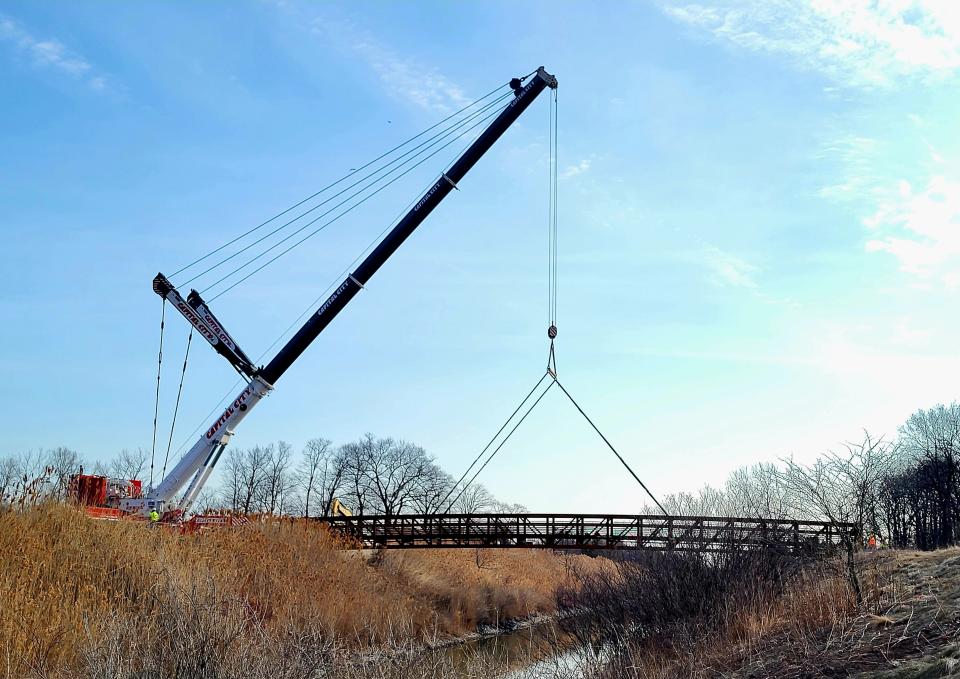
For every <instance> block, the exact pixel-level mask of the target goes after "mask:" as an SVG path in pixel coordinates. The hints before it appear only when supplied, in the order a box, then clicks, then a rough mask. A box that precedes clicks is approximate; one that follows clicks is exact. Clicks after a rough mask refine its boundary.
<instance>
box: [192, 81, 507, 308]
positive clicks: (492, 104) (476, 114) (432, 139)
mask: <svg viewBox="0 0 960 679" xmlns="http://www.w3.org/2000/svg"><path fill="white" fill-rule="evenodd" d="M509 96H510V93H509V92H508V93H505V94H503V95H501V96H499V97H497V98H496V99H494V100H493V101H491V102H489V103H488V104H486V105H484V106H483V107H482V108H481V109H479V110H478V111H474V112H473V113H471V114H470V115H469V116H467V117H466V118H464V119H463V120H460V121H458V122H456V123H454V124H453V125H451V126H449V127H448V128H446V129H444V130H442V131H440V132H438V133H437V134H435V135H434V136H432V137H430V138H429V139H426V140H424V141H423V142H421V143H420V144H418V145H417V146H415V147H413V148H412V149H410V150H408V151H406V152H405V153H403V154H402V155H400V156H398V157H397V158H395V159H394V160H392V161H390V162H389V163H387V164H385V165H383V166H381V167H379V168H377V169H375V170H373V171H372V172H370V173H368V174H366V175H364V176H363V177H361V178H360V179H358V180H357V181H355V182H353V183H352V184H350V185H348V186H346V187H344V188H343V189H341V190H340V191H338V192H336V193H335V194H333V195H331V196H329V197H327V198H326V199H324V200H323V201H321V202H319V203H317V204H316V205H314V206H313V207H311V208H309V209H307V210H305V211H303V212H301V213H300V214H299V215H297V216H296V217H294V218H292V219H290V220H288V221H286V222H284V223H283V224H281V225H280V226H278V227H276V228H274V229H273V230H271V231H269V232H268V233H266V234H264V235H262V236H260V237H259V238H257V239H256V240H255V241H253V242H252V243H249V244H248V245H246V246H244V247H242V248H241V249H240V250H238V251H236V252H234V253H233V254H230V255H228V256H226V257H224V258H223V259H221V260H220V261H218V262H216V263H215V264H213V265H211V266H209V267H207V268H206V269H204V270H203V271H201V272H200V273H198V274H195V275H194V276H193V277H192V278H189V279H188V280H186V281H184V282H183V283H182V284H181V285H189V284H190V283H192V282H194V281H195V280H197V279H198V278H201V277H203V276H205V275H207V274H208V273H210V272H212V271H214V270H215V269H218V268H219V267H220V266H222V265H223V264H226V263H227V262H229V261H231V260H233V259H235V258H236V257H238V256H239V255H241V254H243V253H244V252H246V251H248V250H250V249H251V248H253V247H255V246H257V245H259V244H260V243H262V242H264V241H265V240H267V239H268V238H270V237H271V236H274V235H276V234H278V233H280V232H281V231H283V230H284V229H285V228H287V227H288V226H290V225H292V224H294V223H295V222H297V221H299V220H300V219H302V218H303V217H306V216H307V215H309V214H311V213H312V212H315V211H316V210H318V209H320V208H321V207H323V206H324V205H326V204H328V203H330V202H331V201H333V200H334V199H336V198H338V197H340V196H342V195H343V194H345V193H347V192H348V191H350V190H351V189H353V188H356V187H357V186H359V185H360V184H363V183H364V182H365V181H367V180H368V179H370V178H371V177H375V179H373V181H371V182H369V183H368V184H366V185H365V186H362V187H361V188H360V189H358V190H357V191H354V192H353V193H352V194H350V195H349V196H347V198H346V199H344V200H342V201H340V202H339V203H337V204H336V205H334V206H333V207H332V208H330V209H329V210H327V211H326V212H324V213H322V214H321V215H320V216H319V217H317V218H315V219H312V220H310V221H309V222H307V223H306V224H304V225H302V226H301V227H300V228H298V229H297V230H296V231H294V232H293V233H292V234H289V235H288V236H286V237H285V238H283V239H282V240H281V241H280V242H279V243H275V244H274V245H272V246H270V247H268V248H267V249H266V250H265V251H263V252H261V253H260V254H259V255H257V256H255V257H254V258H252V259H251V260H249V261H248V262H246V263H245V264H243V265H241V266H240V267H237V268H235V269H233V270H231V271H230V273H228V274H227V275H225V276H223V277H222V278H220V279H219V280H218V281H216V282H215V283H212V284H210V285H208V286H207V287H206V288H205V290H204V291H206V290H209V289H210V288H213V287H215V286H216V285H218V284H220V283H221V282H223V280H225V279H226V278H229V277H230V276H232V275H233V274H235V273H237V272H238V271H239V270H241V269H243V268H245V267H246V266H248V265H249V264H251V263H252V262H254V261H256V260H257V259H259V258H260V257H263V256H264V255H265V254H266V253H268V252H270V251H271V250H273V249H274V248H276V247H277V246H279V245H280V243H283V242H285V241H287V240H289V239H290V238H292V237H293V236H294V235H296V234H297V233H300V232H301V231H303V230H304V229H306V228H307V227H308V226H310V225H311V224H314V223H316V222H317V221H319V220H320V219H322V218H323V217H325V216H327V215H329V214H330V213H331V212H334V211H335V210H336V209H337V208H339V207H341V206H343V205H344V204H346V203H348V202H349V201H350V200H352V199H353V198H355V197H357V196H358V195H361V194H362V193H363V192H364V191H367V190H369V189H370V188H371V187H373V186H376V184H378V183H379V182H381V181H383V180H384V179H386V178H387V177H389V176H390V175H391V174H393V173H394V172H396V171H398V170H400V169H402V168H403V167H404V166H405V165H407V164H408V163H410V162H411V161H412V160H413V159H414V158H416V157H417V156H419V155H421V154H422V153H424V151H426V150H427V149H429V148H431V147H433V146H436V144H438V143H439V141H437V140H440V141H442V140H443V139H444V138H445V137H449V136H450V135H451V134H455V133H456V132H457V130H458V129H459V128H462V127H463V126H464V125H466V124H467V123H469V122H470V121H472V120H474V119H475V118H477V117H479V116H481V115H483V114H484V113H486V112H487V111H489V110H490V109H491V108H493V107H495V106H496V105H497V104H499V103H500V102H502V101H503V100H504V99H506V98H507V97H509ZM470 129H472V128H470ZM424 147H426V148H424ZM414 152H417V153H414ZM410 154H413V155H412V156H411V157H410V158H407V156H410ZM428 157H429V156H428ZM404 158H407V159H406V160H403V159H404ZM401 160H403V162H402V163H400V164H399V165H397V167H395V168H393V169H392V170H390V171H389V172H387V173H386V174H384V175H383V176H380V177H377V175H379V174H380V173H382V172H383V171H384V170H386V169H387V168H389V167H390V166H391V165H394V164H396V163H398V162H399V161H401ZM404 174H406V173H404ZM400 176H403V175H400ZM390 183H392V182H390ZM388 185H389V184H388ZM331 186H333V185H331ZM321 192H322V191H321ZM315 195H316V194H315ZM307 200H309V199H307ZM302 202H303V201H301V204H302ZM332 221H335V220H331V222H332ZM325 226H326V225H325ZM248 233H249V232H248Z"/></svg>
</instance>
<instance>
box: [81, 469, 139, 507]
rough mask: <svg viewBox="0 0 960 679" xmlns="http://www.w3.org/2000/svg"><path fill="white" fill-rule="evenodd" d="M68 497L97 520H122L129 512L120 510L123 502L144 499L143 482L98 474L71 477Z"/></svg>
mask: <svg viewBox="0 0 960 679" xmlns="http://www.w3.org/2000/svg"><path fill="white" fill-rule="evenodd" d="M67 496H68V497H70V498H72V499H73V500H74V501H76V502H77V503H79V504H81V505H83V506H84V507H85V509H86V511H87V514H88V515H90V516H92V517H94V518H97V519H120V518H123V517H124V516H125V515H126V513H127V512H125V511H124V510H122V509H121V508H120V503H121V502H122V501H123V500H129V499H133V500H138V499H140V498H142V497H143V482H142V481H139V480H138V479H114V478H110V477H108V476H100V475H98V474H84V473H83V470H82V469H81V471H80V473H79V474H74V475H73V476H71V477H70V481H69V483H68V485H67Z"/></svg>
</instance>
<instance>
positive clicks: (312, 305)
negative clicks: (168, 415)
mask: <svg viewBox="0 0 960 679" xmlns="http://www.w3.org/2000/svg"><path fill="white" fill-rule="evenodd" d="M534 72H535V71H534ZM530 75H533V73H531V74H529V75H526V76H524V78H528V77H530ZM458 155H459V154H458ZM451 162H452V161H451ZM447 169H449V166H448V168H447ZM419 200H420V196H419V195H417V197H415V198H414V199H413V200H412V201H410V203H409V204H408V205H407V206H406V207H404V208H403V209H402V210H401V211H400V212H399V213H398V214H397V216H396V217H394V218H393V220H392V221H391V222H390V223H389V224H387V225H386V226H385V227H384V228H383V230H382V231H381V232H380V233H379V234H377V235H376V236H374V237H373V239H371V240H370V242H369V243H367V246H366V247H365V248H364V249H363V250H361V251H360V252H359V253H358V254H357V256H356V257H354V259H353V261H352V262H350V263H349V264H348V265H347V266H346V267H344V269H343V270H342V271H341V272H340V273H339V274H337V275H336V276H334V278H333V279H332V280H331V281H330V284H329V285H328V286H327V287H326V289H324V290H323V291H322V292H321V293H320V294H319V295H317V296H316V297H315V298H314V299H313V301H311V302H310V303H309V304H308V305H307V306H306V307H305V308H304V310H303V311H302V312H301V313H300V315H299V316H297V317H296V318H295V319H293V321H292V322H291V323H290V324H289V325H288V326H287V327H286V328H285V329H284V330H283V331H282V332H281V333H280V334H279V335H277V337H276V338H275V339H274V340H273V342H271V343H270V345H269V346H268V347H267V348H266V349H264V350H263V351H262V352H261V353H260V355H259V356H257V358H256V359H255V360H254V363H259V362H260V360H261V359H263V357H264V356H266V355H267V354H268V353H269V352H270V351H271V350H272V349H273V348H274V347H276V346H277V345H278V344H279V343H280V341H281V340H283V339H284V337H286V336H287V335H289V334H290V332H291V331H292V330H293V329H294V328H295V327H297V326H298V325H299V323H300V321H302V320H303V319H304V318H305V317H306V316H307V315H308V314H311V313H314V310H315V309H316V306H317V304H319V303H320V302H321V301H322V300H323V299H324V298H326V297H327V295H328V294H329V293H330V292H331V291H332V290H333V289H334V287H336V286H337V285H339V283H340V282H341V281H342V280H343V278H344V276H346V275H347V274H349V273H350V271H352V270H353V268H354V267H355V266H356V265H357V263H358V262H359V261H360V260H361V259H362V258H363V257H364V256H366V254H367V253H368V252H369V251H370V250H372V249H373V247H374V246H375V245H376V244H377V243H378V242H380V240H381V239H382V238H383V237H384V236H385V235H386V234H387V232H388V231H390V229H392V228H393V227H394V226H395V225H396V224H397V223H398V222H399V221H400V220H401V219H402V218H403V216H404V215H405V214H407V212H409V211H410V209H411V208H412V207H413V206H414V205H416V204H417V202H418V201H419ZM244 381H245V380H243V379H239V380H237V381H236V382H234V383H233V386H231V387H230V388H229V389H228V390H227V391H226V392H224V394H223V396H222V397H221V398H220V400H219V401H217V403H216V405H214V406H213V408H212V409H211V410H210V412H208V413H207V414H206V415H204V417H203V418H202V419H201V420H200V424H198V425H197V426H196V427H195V428H194V429H193V431H191V432H190V433H189V434H188V435H187V436H186V438H184V440H183V442H182V443H181V444H180V445H179V446H178V447H177V449H176V451H174V454H177V453H180V452H181V451H183V449H184V448H186V447H187V444H189V443H190V442H191V441H192V440H193V437H194V436H195V435H196V434H197V433H198V432H199V431H200V430H201V429H202V428H203V427H204V426H205V425H206V424H207V421H208V420H209V419H210V418H211V417H212V416H213V415H214V413H216V412H217V411H218V410H219V409H220V407H221V406H222V405H223V404H224V403H225V402H226V400H227V399H228V398H230V397H231V396H232V395H233V394H234V392H236V390H237V387H239V386H240V385H241V384H243V382H244ZM181 457H182V455H181Z"/></svg>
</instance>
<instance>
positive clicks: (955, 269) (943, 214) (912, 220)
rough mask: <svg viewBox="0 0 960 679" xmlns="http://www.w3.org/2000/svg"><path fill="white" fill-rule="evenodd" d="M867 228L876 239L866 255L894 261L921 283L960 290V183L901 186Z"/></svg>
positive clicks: (939, 180)
mask: <svg viewBox="0 0 960 679" xmlns="http://www.w3.org/2000/svg"><path fill="white" fill-rule="evenodd" d="M864 225H865V226H867V227H868V228H869V229H870V230H871V231H873V232H875V233H876V237H874V238H871V239H870V240H868V241H867V244H866V248H867V251H868V252H886V253H889V254H891V255H893V256H894V257H896V258H897V260H898V261H899V263H900V269H901V270H902V271H904V272H906V273H908V274H911V275H912V276H915V277H916V278H917V279H919V280H920V281H922V282H928V283H940V284H942V285H944V286H945V287H948V288H956V287H960V181H956V180H953V179H951V178H948V177H946V176H943V175H935V176H933V177H931V178H930V179H929V181H928V182H927V185H926V186H925V187H924V188H922V189H920V190H917V189H915V188H914V187H913V186H912V185H911V184H910V183H909V182H907V181H905V180H902V181H900V182H899V185H898V190H897V191H896V192H892V195H891V196H890V197H889V198H888V199H887V200H885V201H883V202H882V203H881V204H880V205H879V206H878V208H877V210H876V212H874V213H873V214H872V215H870V216H869V217H867V218H866V219H865V220H864Z"/></svg>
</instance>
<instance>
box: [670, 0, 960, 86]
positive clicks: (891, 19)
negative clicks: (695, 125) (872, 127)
mask: <svg viewBox="0 0 960 679" xmlns="http://www.w3.org/2000/svg"><path fill="white" fill-rule="evenodd" d="M664 11H665V12H666V13H667V14H668V15H669V16H671V17H673V18H674V19H676V20H677V21H679V22H681V23H684V24H687V25H689V26H693V27H695V28H698V29H701V30H704V31H706V32H707V33H708V34H709V35H711V36H712V37H713V38H714V39H716V40H721V41H725V42H729V43H732V44H734V45H737V46H739V47H742V48H744V49H748V50H751V51H756V52H767V53H771V54H781V55H785V56H787V57H788V58H789V59H790V60H791V61H793V62H794V63H795V64H796V65H797V66H799V67H801V68H804V69H808V70H814V71H818V72H821V73H824V74H825V75H827V76H828V77H830V78H831V79H833V80H835V81H837V82H838V83H840V84H843V85H849V86H856V87H888V86H892V85H895V84H896V83H897V81H898V80H899V79H901V78H904V77H917V78H923V79H926V78H933V77H938V76H945V75H951V74H953V73H955V72H956V71H957V70H958V69H960V4H958V3H955V2H952V1H948V0H805V1H802V2H801V1H797V0H729V1H728V2H724V3H722V5H721V6H720V7H706V6H704V5H700V4H683V3H678V2H668V3H667V4H665V5H664Z"/></svg>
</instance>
